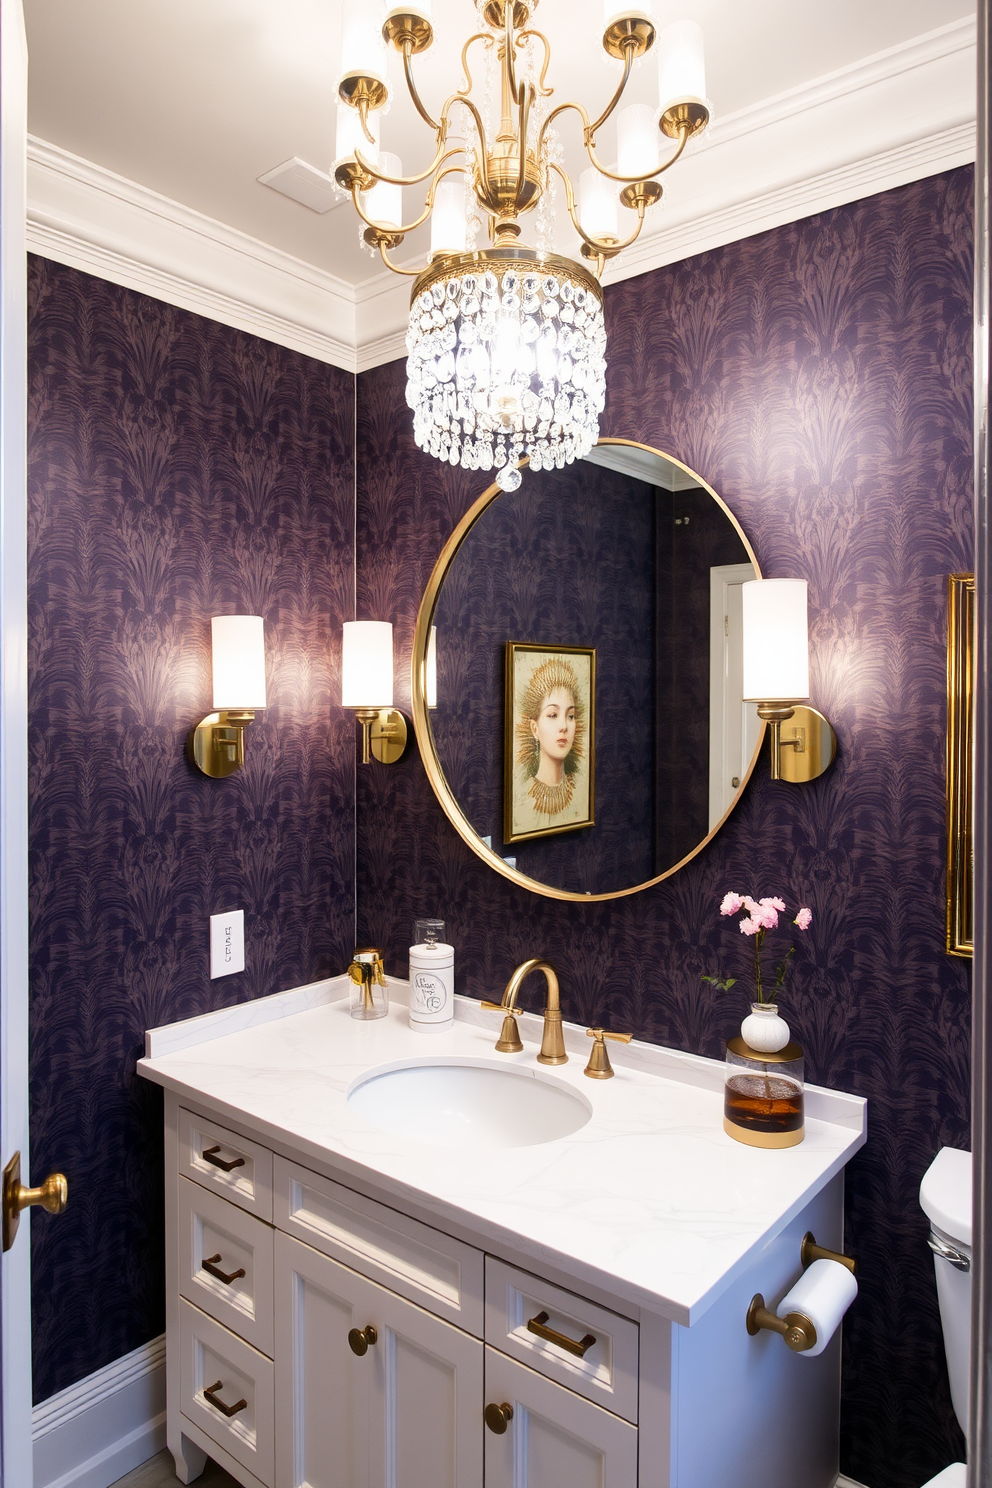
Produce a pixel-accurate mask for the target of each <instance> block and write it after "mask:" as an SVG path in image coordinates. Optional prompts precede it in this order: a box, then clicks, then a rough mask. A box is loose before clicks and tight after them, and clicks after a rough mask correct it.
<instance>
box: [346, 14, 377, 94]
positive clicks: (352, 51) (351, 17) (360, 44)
mask: <svg viewBox="0 0 992 1488" xmlns="http://www.w3.org/2000/svg"><path fill="white" fill-rule="evenodd" d="M385 18H386V8H385V6H384V5H383V4H381V0H345V4H344V6H343V7H342V10H341V76H342V77H348V76H354V75H358V76H360V77H374V78H378V79H379V81H380V82H383V83H384V82H385V81H386V43H385V41H384V40H383V36H382V23H383V21H384V20H385Z"/></svg>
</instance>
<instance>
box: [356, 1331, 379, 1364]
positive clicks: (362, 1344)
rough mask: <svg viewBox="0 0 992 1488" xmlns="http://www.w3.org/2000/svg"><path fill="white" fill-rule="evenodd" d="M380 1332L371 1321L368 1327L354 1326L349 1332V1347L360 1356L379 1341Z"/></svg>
mask: <svg viewBox="0 0 992 1488" xmlns="http://www.w3.org/2000/svg"><path fill="white" fill-rule="evenodd" d="M378 1338H379V1334H378V1332H377V1331H376V1329H375V1328H374V1327H373V1325H372V1324H371V1323H369V1325H368V1327H367V1328H352V1330H351V1332H350V1333H349V1334H348V1347H349V1348H350V1349H351V1352H352V1353H353V1354H357V1355H358V1357H359V1358H361V1357H362V1355H363V1354H367V1353H368V1351H369V1349H370V1348H371V1347H372V1345H373V1344H374V1343H376V1342H377V1341H378Z"/></svg>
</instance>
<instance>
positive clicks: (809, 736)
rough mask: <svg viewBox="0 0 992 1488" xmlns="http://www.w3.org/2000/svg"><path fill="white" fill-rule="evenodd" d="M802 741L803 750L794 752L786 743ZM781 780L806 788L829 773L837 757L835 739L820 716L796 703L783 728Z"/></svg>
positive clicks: (797, 749)
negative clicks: (810, 782)
mask: <svg viewBox="0 0 992 1488" xmlns="http://www.w3.org/2000/svg"><path fill="white" fill-rule="evenodd" d="M795 738H801V739H802V740H803V744H802V747H800V748H793V747H792V746H791V744H789V743H788V742H787V741H789V740H792V739H795ZM782 744H783V746H785V747H784V748H783V749H782V760H781V766H780V770H781V778H782V779H783V780H789V781H791V782H792V784H793V785H805V784H806V782H807V781H809V780H815V779H816V777H817V776H818V775H822V774H823V772H824V770H828V769H829V768H830V766H831V765H832V764H833V762H834V757H835V756H836V754H837V735H836V734H835V733H834V731H833V729H832V728H831V727H830V724H829V723H828V722H827V720H826V719H825V718H824V716H823V714H822V713H818V712H817V710H816V709H815V708H807V707H806V706H805V705H804V704H802V703H797V704H796V707H795V709H794V711H793V714H792V717H791V718H788V719H786V721H785V722H784V723H783V724H782Z"/></svg>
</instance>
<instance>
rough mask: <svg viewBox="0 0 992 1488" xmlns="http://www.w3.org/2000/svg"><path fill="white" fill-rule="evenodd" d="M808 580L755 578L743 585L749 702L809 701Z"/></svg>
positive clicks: (745, 695)
mask: <svg viewBox="0 0 992 1488" xmlns="http://www.w3.org/2000/svg"><path fill="white" fill-rule="evenodd" d="M806 587H807V586H806V580H805V579H751V580H749V581H748V583H746V584H742V585H741V600H742V604H743V628H744V686H743V693H744V700H745V702H778V701H781V702H792V703H797V702H801V701H802V700H803V699H805V698H808V697H809V625H808V620H807V605H806Z"/></svg>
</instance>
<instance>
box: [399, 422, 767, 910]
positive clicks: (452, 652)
mask: <svg viewBox="0 0 992 1488" xmlns="http://www.w3.org/2000/svg"><path fill="white" fill-rule="evenodd" d="M487 498H488V499H483V500H482V501H480V502H479V503H477V505H476V507H475V508H473V512H471V513H469V514H468V516H467V517H466V519H465V521H464V522H463V523H462V525H461V528H460V529H459V530H458V531H457V532H456V533H455V535H454V537H453V539H452V541H451V542H450V543H449V545H448V548H447V549H446V550H445V555H443V556H442V559H441V561H440V563H439V565H438V568H439V570H443V571H442V572H440V573H439V572H438V571H436V572H435V578H434V580H432V585H431V588H430V589H429V590H428V595H427V598H426V599H425V606H428V605H429V604H430V602H431V598H432V595H433V594H434V592H435V586H437V587H436V600H435V602H434V606H433V616H432V619H431V624H432V626H433V632H434V649H435V651H436V660H435V661H434V662H433V665H434V666H435V667H436V683H432V686H431V688H430V691H431V693H432V694H434V696H432V697H431V698H430V699H428V701H430V702H432V703H433V704H434V705H433V706H431V707H430V708H429V710H428V711H427V712H426V717H427V718H428V719H429V725H428V732H429V738H428V739H426V740H424V741H423V743H424V745H425V746H426V747H425V748H424V749H423V753H424V757H425V762H426V763H427V766H428V772H429V774H430V775H431V778H432V783H433V784H434V786H435V790H436V791H437V793H438V795H439V798H440V800H441V803H442V805H443V806H444V807H445V810H446V811H447V812H448V815H449V816H450V817H451V819H452V820H453V821H454V822H455V824H456V825H457V826H458V827H459V830H460V831H462V832H463V835H466V833H465V824H466V823H467V825H468V826H469V827H470V829H471V832H470V833H469V834H468V835H469V839H470V840H473V845H477V846H481V845H482V844H485V845H486V846H489V847H491V849H492V852H493V853H494V854H496V855H497V857H498V858H499V859H501V860H502V861H503V863H505V864H506V865H507V866H508V867H509V868H516V870H517V871H518V872H519V873H521V874H523V875H525V876H526V877H527V878H528V879H530V880H532V881H534V882H533V886H534V887H540V890H541V892H544V893H550V894H562V895H568V896H571V895H578V896H584V895H592V896H602V897H610V896H613V895H616V894H624V893H630V892H631V891H632V890H633V889H635V888H637V887H641V886H644V885H646V884H647V883H650V882H652V881H654V880H656V879H658V878H660V877H663V876H665V875H666V874H667V873H670V872H671V871H672V870H673V869H674V868H675V867H677V866H678V865H679V864H680V863H681V862H682V861H684V860H685V859H686V858H687V857H689V856H691V855H692V854H693V853H694V852H696V851H697V850H698V849H699V847H701V846H702V845H703V843H704V842H705V841H706V840H707V839H708V837H709V835H710V833H711V831H712V830H713V829H714V828H715V827H716V826H718V825H719V823H720V822H721V821H722V819H723V817H724V816H725V815H726V813H727V812H728V811H729V810H730V809H731V807H732V806H733V804H734V802H735V801H736V799H737V797H738V795H739V793H740V790H741V788H742V786H743V784H744V782H745V780H746V779H747V776H748V774H749V773H750V767H751V764H752V760H753V755H754V752H755V747H756V744H757V741H758V737H759V732H760V725H759V723H758V720H757V718H756V716H755V714H754V707H753V704H752V705H747V706H745V705H744V704H743V703H742V701H741V680H740V666H741V640H740V586H741V584H742V583H743V582H744V581H745V580H746V579H750V578H755V577H760V574H759V572H758V568H757V565H756V563H755V560H754V554H753V553H752V551H751V548H750V546H749V544H748V542H747V540H746V538H745V537H744V534H743V532H742V530H741V528H740V526H739V524H738V523H737V522H736V521H735V520H734V518H733V517H732V516H731V514H730V513H729V512H728V511H727V509H726V507H725V506H724V505H723V503H722V501H721V500H720V499H719V497H717V495H716V494H715V492H713V491H712V490H711V489H710V488H709V487H708V486H707V485H706V484H705V482H703V481H702V480H701V479H700V478H699V477H698V476H696V475H695V474H694V473H693V472H692V471H690V470H688V469H686V468H685V467H684V466H682V465H680V464H679V463H678V462H677V461H675V460H672V459H669V458H668V457H667V456H664V455H662V454H660V453H659V452H658V451H654V450H649V449H646V448H644V447H643V446H640V445H634V444H630V443H627V442H625V441H619V440H602V441H601V442H600V443H599V445H597V447H596V448H595V449H594V450H593V451H592V452H591V454H590V455H589V457H588V458H587V459H585V460H581V461H576V462H575V464H573V465H570V466H567V467H566V468H565V469H563V470H561V471H541V472H534V473H533V474H532V475H531V476H530V477H529V478H528V479H527V480H526V481H525V482H524V483H523V485H522V486H521V488H520V489H519V490H518V491H513V492H498V491H496V489H495V488H493V492H492V494H491V495H490V493H487ZM480 508H481V509H480ZM423 618H424V617H422V620H423ZM421 634H422V635H423V637H424V640H425V647H426V643H427V642H426V638H427V637H428V636H429V635H430V631H429V630H424V631H422V632H421ZM421 670H423V668H421V667H419V666H418V667H416V668H415V674H416V673H419V672H421ZM552 714H553V715H554V716H553V717H552ZM423 716H424V714H423V711H422V712H421V718H423ZM552 777H553V778H552ZM449 793H450V798H449ZM459 813H460V815H461V816H462V817H463V818H464V822H459V821H458V815H459ZM472 834H474V839H473V838H472Z"/></svg>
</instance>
